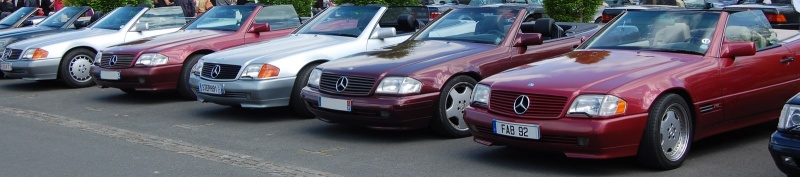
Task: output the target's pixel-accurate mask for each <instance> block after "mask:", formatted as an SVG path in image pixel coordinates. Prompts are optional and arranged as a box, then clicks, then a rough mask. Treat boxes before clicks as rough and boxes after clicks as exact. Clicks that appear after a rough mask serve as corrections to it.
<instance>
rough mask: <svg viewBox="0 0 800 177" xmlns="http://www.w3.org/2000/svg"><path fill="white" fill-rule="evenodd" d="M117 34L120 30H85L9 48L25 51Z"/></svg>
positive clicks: (29, 40)
mask: <svg viewBox="0 0 800 177" xmlns="http://www.w3.org/2000/svg"><path fill="white" fill-rule="evenodd" d="M116 32H118V30H109V29H91V28H85V29H82V30H77V31H70V32H64V33H59V34H53V35H48V36H42V37H38V38H32V39H28V40H24V41H19V42H16V43H13V44H11V45H9V47H11V48H15V49H24V48H28V47H43V46H47V45H50V44H55V43H61V42H65V41H72V40H78V39H83V38H87V37H98V36H101V35H107V34H114V33H116ZM112 40H120V39H112Z"/></svg>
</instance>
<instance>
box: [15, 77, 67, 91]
mask: <svg viewBox="0 0 800 177" xmlns="http://www.w3.org/2000/svg"><path fill="white" fill-rule="evenodd" d="M8 81H9V82H15V83H9V84H3V85H2V89H3V90H9V91H28V92H40V91H49V90H60V89H71V88H69V87H67V86H65V85H64V84H62V83H61V82H58V81H26V80H14V79H8Z"/></svg>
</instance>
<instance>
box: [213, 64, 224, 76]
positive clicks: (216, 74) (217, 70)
mask: <svg viewBox="0 0 800 177" xmlns="http://www.w3.org/2000/svg"><path fill="white" fill-rule="evenodd" d="M220 70H222V67H220V66H219V65H216V66H214V69H212V70H211V78H217V76H219V72H220Z"/></svg>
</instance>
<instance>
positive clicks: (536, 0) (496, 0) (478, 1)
mask: <svg viewBox="0 0 800 177" xmlns="http://www.w3.org/2000/svg"><path fill="white" fill-rule="evenodd" d="M529 1H530V4H535V5H542V0H472V1H470V2H469V5H470V6H482V5H489V4H504V3H518V4H528V3H529Z"/></svg>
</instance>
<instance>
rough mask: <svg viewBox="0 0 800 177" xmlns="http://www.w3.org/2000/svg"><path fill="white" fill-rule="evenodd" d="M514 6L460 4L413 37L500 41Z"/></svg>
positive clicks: (512, 13)
mask: <svg viewBox="0 0 800 177" xmlns="http://www.w3.org/2000/svg"><path fill="white" fill-rule="evenodd" d="M518 13H519V9H516V8H503V7H501V8H463V9H455V10H453V11H451V12H450V13H447V15H445V16H442V17H439V18H440V19H439V20H436V22H434V23H433V24H431V26H430V27H428V28H426V29H425V31H422V32H421V33H420V34H419V35H417V37H416V39H415V40H446V41H467V42H474V43H484V44H500V42H502V40H503V38H505V36H506V33H508V29H509V28H510V27H511V24H512V23H514V21H515V20H516V17H517V14H518Z"/></svg>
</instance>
